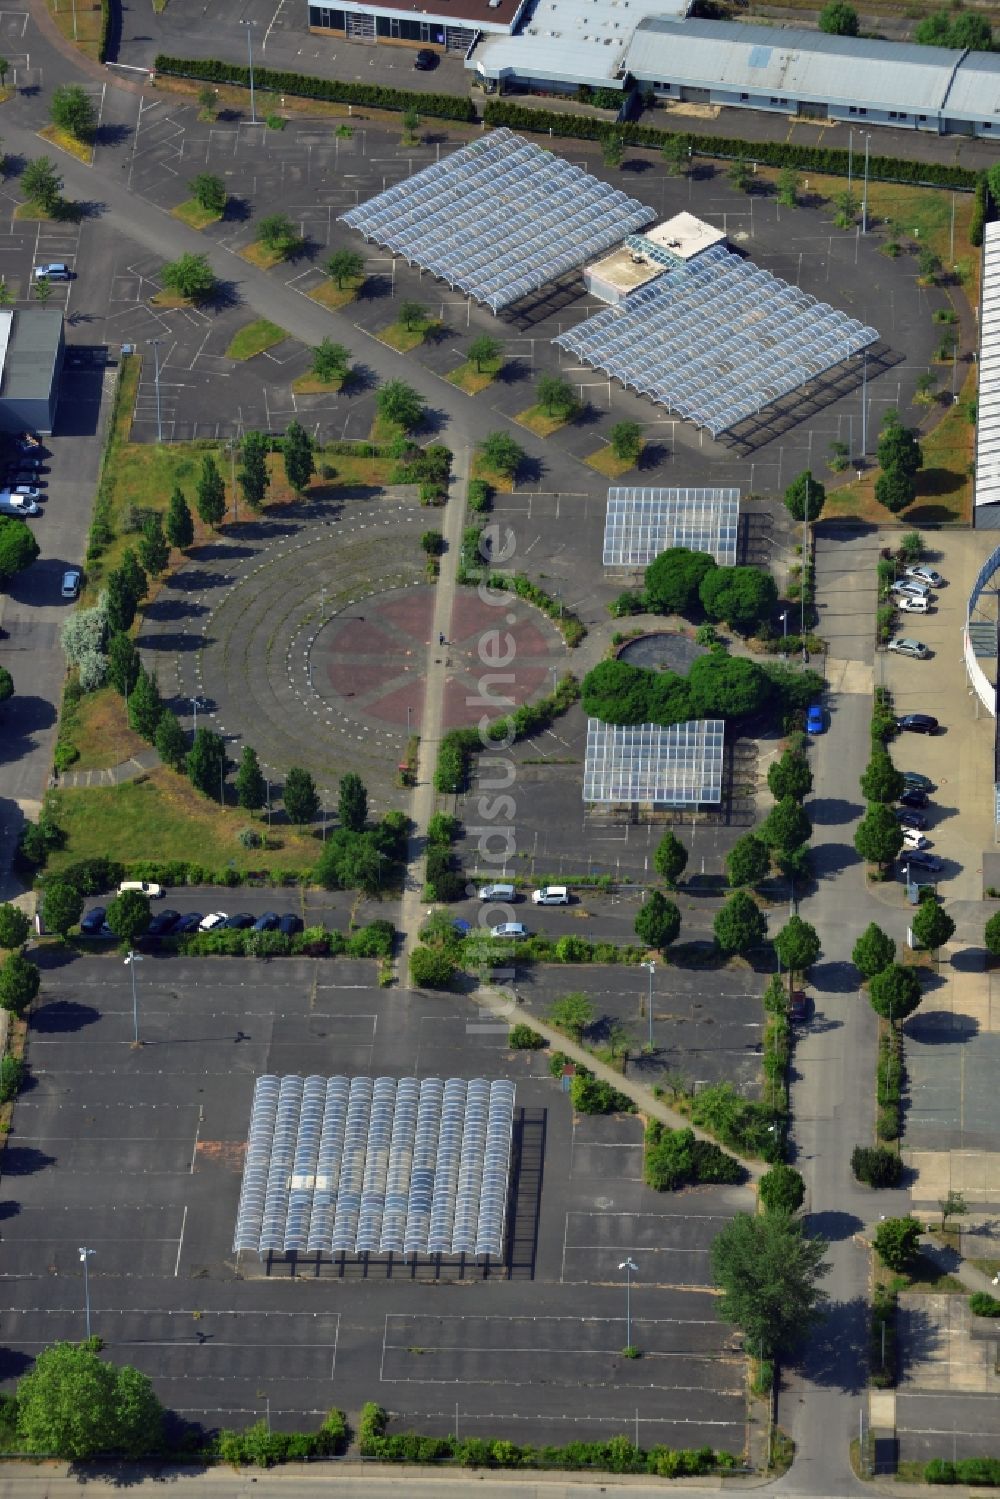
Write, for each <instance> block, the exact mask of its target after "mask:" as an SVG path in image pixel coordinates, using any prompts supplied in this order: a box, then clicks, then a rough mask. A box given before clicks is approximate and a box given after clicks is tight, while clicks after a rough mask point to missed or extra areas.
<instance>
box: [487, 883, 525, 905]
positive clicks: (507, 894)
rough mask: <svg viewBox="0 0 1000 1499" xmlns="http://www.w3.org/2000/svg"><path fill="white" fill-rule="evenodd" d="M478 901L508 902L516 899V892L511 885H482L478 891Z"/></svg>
mask: <svg viewBox="0 0 1000 1499" xmlns="http://www.w3.org/2000/svg"><path fill="white" fill-rule="evenodd" d="M479 899H480V900H501V901H508V902H509V901H512V900H516V899H517V892H516V891H515V889H514V886H513V885H483V887H482V888H481V890H480V891H479Z"/></svg>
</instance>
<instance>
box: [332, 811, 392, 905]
mask: <svg viewBox="0 0 1000 1499" xmlns="http://www.w3.org/2000/svg"><path fill="white" fill-rule="evenodd" d="M384 860H385V854H384V852H383V851H382V850H381V849H380V847H379V845H378V842H377V839H376V837H375V834H374V833H373V832H367V833H352V832H351V831H350V830H349V829H348V828H337V829H336V831H335V832H334V833H333V834H332V835H331V836H330V837H329V838H328V839H327V840H326V844H325V846H324V849H323V852H322V854H321V855H320V858H319V863H318V864H317V866H316V876H317V879H318V880H319V883H320V884H321V885H323V886H324V887H325V888H326V889H327V890H363V891H364V892H365V894H366V895H375V894H376V893H377V892H378V890H379V888H380V886H381V883H382V864H383V862H384Z"/></svg>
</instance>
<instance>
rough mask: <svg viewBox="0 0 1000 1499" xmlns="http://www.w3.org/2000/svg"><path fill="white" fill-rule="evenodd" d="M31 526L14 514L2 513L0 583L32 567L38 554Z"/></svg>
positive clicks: (0, 526) (0, 518)
mask: <svg viewBox="0 0 1000 1499" xmlns="http://www.w3.org/2000/svg"><path fill="white" fill-rule="evenodd" d="M38 550H39V548H38V542H37V541H36V540H35V538H34V535H33V533H32V531H31V528H30V526H26V525H25V523H24V521H23V520H18V519H17V517H16V516H13V515H0V583H6V582H7V580H8V579H9V578H12V577H13V576H14V575H15V573H20V572H23V571H24V569H25V568H26V567H30V566H31V564H32V563H33V562H34V560H35V558H36V557H37V556H38Z"/></svg>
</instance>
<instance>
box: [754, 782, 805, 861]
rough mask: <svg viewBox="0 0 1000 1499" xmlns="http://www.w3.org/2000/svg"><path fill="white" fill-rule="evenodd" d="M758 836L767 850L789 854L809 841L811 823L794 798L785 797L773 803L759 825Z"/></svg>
mask: <svg viewBox="0 0 1000 1499" xmlns="http://www.w3.org/2000/svg"><path fill="white" fill-rule="evenodd" d="M758 836H759V838H760V840H761V842H762V843H766V844H767V846H768V848H773V849H776V850H777V851H778V852H779V853H789V852H790V851H791V850H792V849H793V848H799V847H801V845H802V844H803V843H807V842H808V841H809V838H810V837H811V836H812V823H811V822H810V821H809V816H808V814H807V813H806V811H805V809H804V808H803V807H801V806H800V805H799V803H798V802H797V801H796V800H795V798H794V796H785V797H782V799H781V801H780V802H775V804H774V806H773V807H772V808H771V810H770V812H769V813H768V814H767V816H766V817H765V819H764V821H763V823H762V824H761V827H760V831H759V834H758Z"/></svg>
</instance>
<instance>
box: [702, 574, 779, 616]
mask: <svg viewBox="0 0 1000 1499" xmlns="http://www.w3.org/2000/svg"><path fill="white" fill-rule="evenodd" d="M698 594H699V597H700V599H701V602H702V606H703V608H704V610H705V613H706V614H707V615H708V616H709V618H710V619H721V620H724V621H725V623H726V624H727V625H729V627H730V628H731V629H733V630H750V629H752V628H753V627H754V625H756V624H759V623H760V621H761V620H764V619H766V618H767V617H768V615H769V614H771V613H772V612H773V610H774V607H775V605H776V603H777V602H778V590H777V589H776V588H775V586H774V579H773V578H772V577H771V575H770V573H765V572H761V570H760V569H759V568H757V567H716V568H713V569H712V570H711V571H710V572H707V573H706V574H705V576H704V578H703V579H702V580H701V586H700V587H699V589H698Z"/></svg>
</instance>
